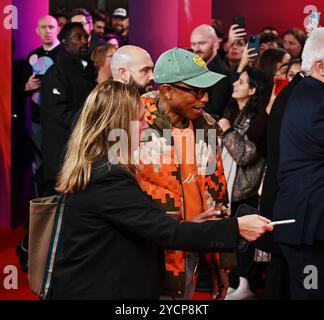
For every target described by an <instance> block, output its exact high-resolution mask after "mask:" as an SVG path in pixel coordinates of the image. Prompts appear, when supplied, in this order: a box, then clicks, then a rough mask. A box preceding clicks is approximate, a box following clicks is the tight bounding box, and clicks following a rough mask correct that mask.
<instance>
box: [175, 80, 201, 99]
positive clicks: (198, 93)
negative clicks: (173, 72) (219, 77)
mask: <svg viewBox="0 0 324 320" xmlns="http://www.w3.org/2000/svg"><path fill="white" fill-rule="evenodd" d="M170 85H171V86H172V87H175V88H177V89H179V90H182V91H185V92H189V93H191V94H192V95H194V96H195V98H196V99H197V100H199V99H201V98H202V97H203V96H204V95H205V93H206V92H207V88H195V89H194V88H188V87H183V86H179V85H177V84H174V83H170Z"/></svg>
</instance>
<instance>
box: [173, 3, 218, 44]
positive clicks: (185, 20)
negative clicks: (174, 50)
mask: <svg viewBox="0 0 324 320" xmlns="http://www.w3.org/2000/svg"><path fill="white" fill-rule="evenodd" d="M211 13H212V2H211V1H210V0H179V17H178V18H179V23H178V25H179V28H178V46H179V47H183V48H189V47H190V35H191V31H192V30H193V29H194V28H195V27H197V26H199V25H200V24H203V23H207V24H210V21H211Z"/></svg>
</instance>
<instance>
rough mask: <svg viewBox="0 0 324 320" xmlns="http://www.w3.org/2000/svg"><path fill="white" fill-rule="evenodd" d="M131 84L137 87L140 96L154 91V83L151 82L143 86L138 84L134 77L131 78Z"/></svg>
mask: <svg viewBox="0 0 324 320" xmlns="http://www.w3.org/2000/svg"><path fill="white" fill-rule="evenodd" d="M129 84H130V85H132V86H135V87H136V88H137V89H138V92H139V93H140V95H142V94H144V93H147V92H149V91H152V90H153V85H154V81H153V80H150V81H149V82H148V83H146V84H145V85H142V84H139V83H138V82H136V81H135V80H134V78H133V77H132V76H130V78H129Z"/></svg>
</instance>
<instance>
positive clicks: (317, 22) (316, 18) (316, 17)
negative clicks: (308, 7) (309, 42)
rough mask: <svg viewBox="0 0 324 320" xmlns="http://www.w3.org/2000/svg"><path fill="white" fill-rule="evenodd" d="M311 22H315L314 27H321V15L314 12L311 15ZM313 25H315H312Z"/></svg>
mask: <svg viewBox="0 0 324 320" xmlns="http://www.w3.org/2000/svg"><path fill="white" fill-rule="evenodd" d="M310 18H311V21H312V22H313V21H314V25H317V27H319V25H320V19H321V13H320V12H318V11H315V12H312V13H311V14H310ZM312 24H313V23H312Z"/></svg>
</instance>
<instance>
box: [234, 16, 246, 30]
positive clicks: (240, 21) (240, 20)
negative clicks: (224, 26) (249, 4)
mask: <svg viewBox="0 0 324 320" xmlns="http://www.w3.org/2000/svg"><path fill="white" fill-rule="evenodd" d="M233 24H238V25H239V26H238V27H237V28H245V19H244V17H243V16H234V17H233V19H232V25H233Z"/></svg>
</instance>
